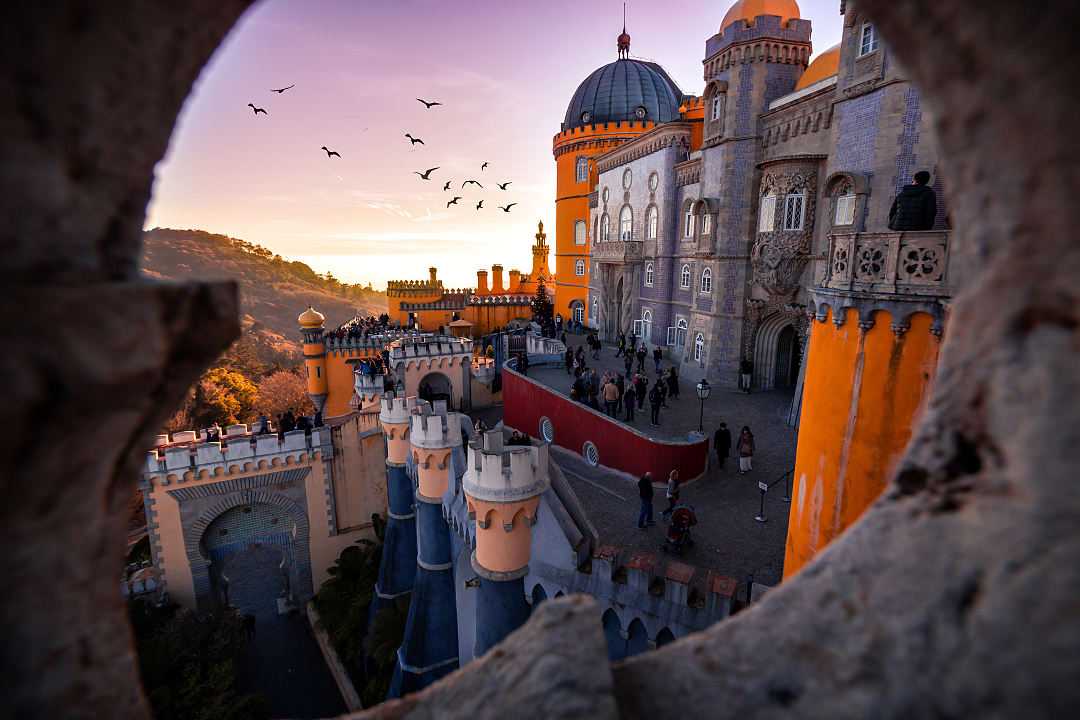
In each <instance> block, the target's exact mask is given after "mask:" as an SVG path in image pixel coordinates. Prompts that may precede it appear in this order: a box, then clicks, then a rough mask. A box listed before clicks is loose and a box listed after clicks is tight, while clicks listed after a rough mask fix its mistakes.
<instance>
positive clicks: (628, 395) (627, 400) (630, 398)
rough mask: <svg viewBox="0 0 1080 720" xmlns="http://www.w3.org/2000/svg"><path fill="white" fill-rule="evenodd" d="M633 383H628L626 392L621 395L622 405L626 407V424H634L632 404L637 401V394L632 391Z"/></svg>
mask: <svg viewBox="0 0 1080 720" xmlns="http://www.w3.org/2000/svg"><path fill="white" fill-rule="evenodd" d="M634 386H635V384H634V383H629V384H628V385H627V386H626V392H625V393H623V405H624V406H625V407H626V422H634V402H635V401H636V400H637V397H636V396H637V393H636V392H635V391H634Z"/></svg>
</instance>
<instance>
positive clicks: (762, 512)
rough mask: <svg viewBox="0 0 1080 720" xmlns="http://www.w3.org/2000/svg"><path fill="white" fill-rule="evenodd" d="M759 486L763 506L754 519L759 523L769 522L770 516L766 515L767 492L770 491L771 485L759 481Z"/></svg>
mask: <svg viewBox="0 0 1080 720" xmlns="http://www.w3.org/2000/svg"><path fill="white" fill-rule="evenodd" d="M757 486H758V490H760V491H761V507H760V508H759V509H758V514H757V516H755V517H754V519H755V520H757V521H758V522H759V523H763V522H768V521H769V518H767V517H765V493H767V492H768V491H769V485H768V483H763V482H759V483H758V484H757Z"/></svg>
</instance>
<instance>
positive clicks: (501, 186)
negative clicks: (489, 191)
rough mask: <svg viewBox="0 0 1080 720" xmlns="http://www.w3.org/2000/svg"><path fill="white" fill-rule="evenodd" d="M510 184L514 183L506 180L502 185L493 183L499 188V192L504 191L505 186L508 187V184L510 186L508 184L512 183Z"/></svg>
mask: <svg viewBox="0 0 1080 720" xmlns="http://www.w3.org/2000/svg"><path fill="white" fill-rule="evenodd" d="M512 182H514V181H513V180H507V181H506V182H504V183H495V184H496V185H498V186H499V189H500V190H505V189H506V186H507V185H509V184H510V183H512Z"/></svg>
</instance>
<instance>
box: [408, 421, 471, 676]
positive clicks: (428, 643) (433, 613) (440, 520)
mask: <svg viewBox="0 0 1080 720" xmlns="http://www.w3.org/2000/svg"><path fill="white" fill-rule="evenodd" d="M461 418H462V416H461V415H459V414H457V413H447V412H446V403H445V402H442V401H440V402H436V403H435V407H434V409H432V408H431V407H430V406H422V407H420V408H419V412H417V413H415V414H413V415H412V416H411V427H410V431H409V441H410V445H411V452H412V459H413V461H414V465H415V468H416V475H417V485H416V515H417V521H416V527H417V554H416V579H415V582H414V583H413V593H412V600H411V602H410V605H409V617H408V619H407V620H406V622H405V634H404V636H403V638H402V642H401V647H399V648H398V659H397V667H396V668H395V669H394V678H393V680H392V681H391V685H390V695H389V696H390V697H401V696H402V695H405V694H406V693H410V692H415V691H417V690H421V689H423V688H425V687H427V686H428V685H430V684H431V683H433V682H435V681H436V680H438V679H439V678H441V677H443V676H444V675H447V674H449V673H451V672H453V671H454V670H455V669H456V668H457V667H458V664H459V663H458V642H457V640H458V630H457V601H456V596H455V590H454V564H453V562H452V559H451V544H450V527H449V525H448V524H447V522H446V518H445V517H444V516H443V512H442V497H443V495H444V494H445V493H446V492H447V490H448V489H449V487H450V476H451V473H453V472H454V448H456V447H460V446H461ZM466 422H468V420H466Z"/></svg>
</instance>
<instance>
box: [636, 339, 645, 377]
mask: <svg viewBox="0 0 1080 720" xmlns="http://www.w3.org/2000/svg"><path fill="white" fill-rule="evenodd" d="M637 371H638V372H645V343H641V347H639V348H638V350H637Z"/></svg>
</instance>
